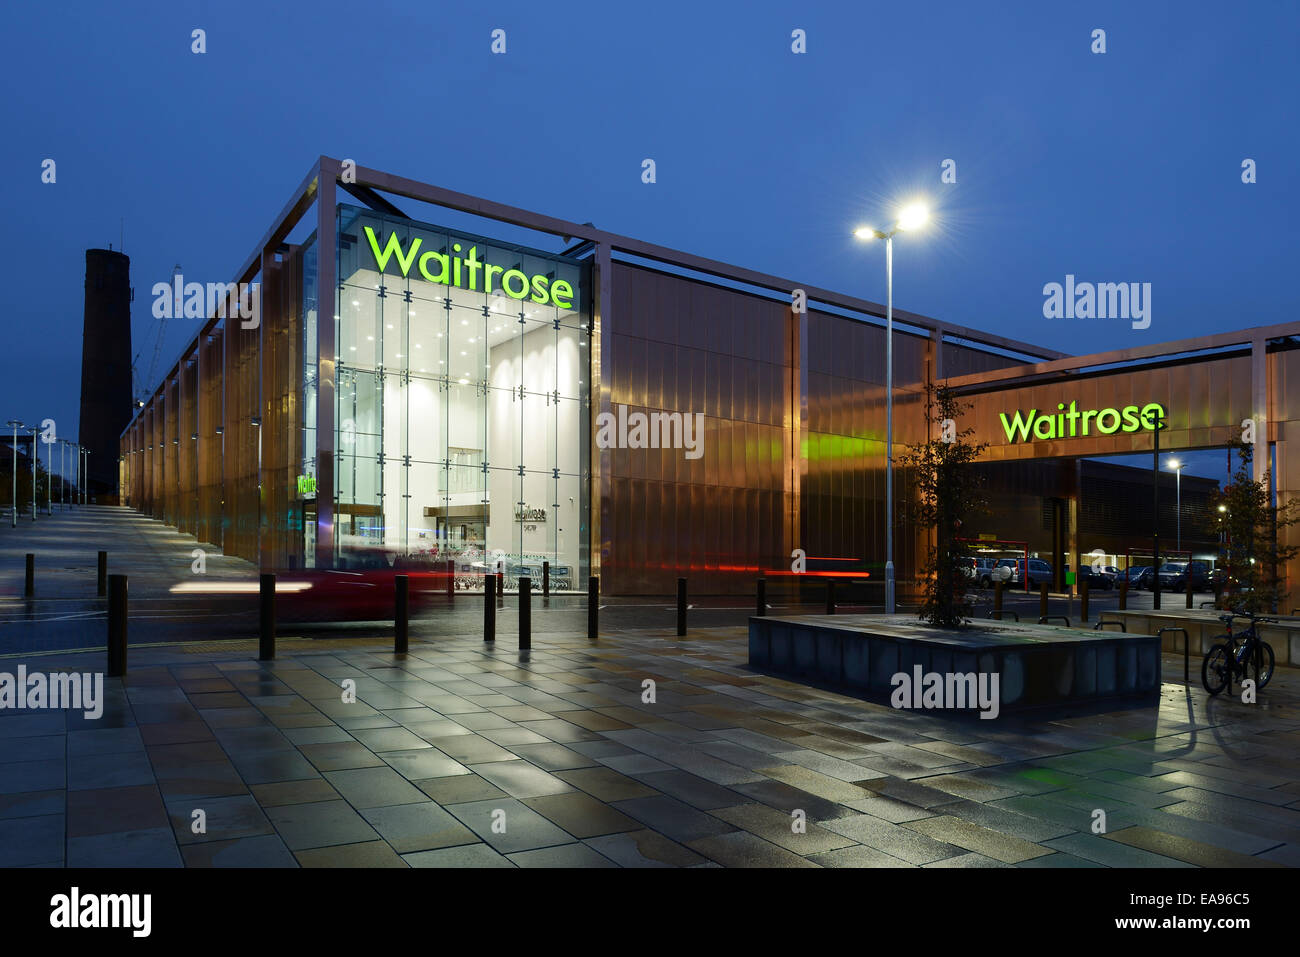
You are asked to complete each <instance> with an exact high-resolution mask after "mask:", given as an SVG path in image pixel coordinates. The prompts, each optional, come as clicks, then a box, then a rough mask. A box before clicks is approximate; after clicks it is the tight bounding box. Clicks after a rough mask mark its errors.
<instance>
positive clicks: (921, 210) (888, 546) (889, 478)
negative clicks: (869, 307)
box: [853, 203, 930, 615]
mask: <svg viewBox="0 0 1300 957" xmlns="http://www.w3.org/2000/svg"><path fill="white" fill-rule="evenodd" d="M929 218H930V211H929V210H928V209H927V208H926V207H925V206H924V205H923V204H921V203H913V204H912V205H910V206H907V207H906V208H904V209H903V210H902V212H900V213H899V216H898V222H897V223H895V224H894V226H893V228H892V229H888V230H881V229H875V228H873V227H871V226H861V227H859V228H858V229H856V230H854V233H853V235H854V236H856V237H857V238H858V239H883V240H884V241H885V614H886V615H892V614H894V611H895V604H894V236H895V235H896V234H897V233H900V232H905V231H907V230H909V229H916V228H918V227H920V226H923V225H925V223H926V221H927V220H928V219H929Z"/></svg>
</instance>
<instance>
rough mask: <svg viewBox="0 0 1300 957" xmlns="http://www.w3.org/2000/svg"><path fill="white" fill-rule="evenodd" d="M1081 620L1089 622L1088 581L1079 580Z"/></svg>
mask: <svg viewBox="0 0 1300 957" xmlns="http://www.w3.org/2000/svg"><path fill="white" fill-rule="evenodd" d="M1079 620H1080V621H1087V620H1088V579H1086V578H1080V579H1079Z"/></svg>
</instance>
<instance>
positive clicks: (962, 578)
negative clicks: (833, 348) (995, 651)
mask: <svg viewBox="0 0 1300 957" xmlns="http://www.w3.org/2000/svg"><path fill="white" fill-rule="evenodd" d="M969 408H970V403H963V402H961V401H960V400H959V399H958V398H957V396H956V394H955V393H954V392H953V391H952V389H950V388H949V387H947V386H936V385H935V384H934V383H933V382H930V383H927V384H926V388H925V420H926V423H927V425H928V426H929V433H930V439H929V440H928V441H926V442H922V443H919V444H917V445H911V446H909V447H908V451H907V453H905V454H904V455H903V456H901V457H900V462H901V463H902V464H903V465H904V466H906V467H908V468H910V469H912V470H914V474H915V476H916V480H915V481H916V492H917V498H916V500H915V501H914V502H913V503H912V507H911V512H912V518H913V521H914V522H915V523H916V524H917V525H918V526H919V527H921V528H932V529H934V532H935V536H934V542H933V543H932V544H931V546H930V549H929V553H928V555H927V557H926V561H925V564H924V565H923V566H922V574H923V576H924V578H925V595H924V599H923V601H922V604H921V612H920V617H921V618H923V619H925V620H926V621H928V622H929V623H930V624H932V625H934V626H935V627H938V628H960V627H961V626H962V625H964V624H966V623H967V622H969V621H970V617H971V614H972V613H973V610H972V608H971V606H970V603H969V601H968V599H967V597H966V591H967V589H968V588H969V587H970V584H971V579H970V578H968V577H967V575H966V572H965V564H966V562H965V559H968V558H970V550H969V548H968V547H967V545H966V543H965V542H963V541H958V539H959V538H962V537H963V533H962V527H963V525H964V524H967V523H969V521H970V520H971V519H973V518H974V517H976V516H977V515H979V514H980V513H982V512H984V511H985V510H986V508H987V506H986V503H985V501H984V497H983V489H982V483H981V481H980V477H979V475H978V474H977V473H976V471H975V469H974V468H973V467H972V465H973V463H974V461H975V459H976V458H978V457H979V455H980V453H981V452H983V451H984V449H986V448H988V443H987V442H981V443H979V444H974V443H972V442H971V441H970V438H971V436H972V435H974V434H975V430H974V429H973V428H967V429H962V430H960V431H958V429H957V417H958V416H959V415H961V413H962V412H965V411H966V410H967V409H969Z"/></svg>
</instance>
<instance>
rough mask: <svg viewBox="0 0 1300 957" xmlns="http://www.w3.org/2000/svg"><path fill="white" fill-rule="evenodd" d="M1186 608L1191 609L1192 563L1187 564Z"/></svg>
mask: <svg viewBox="0 0 1300 957" xmlns="http://www.w3.org/2000/svg"><path fill="white" fill-rule="evenodd" d="M1187 607H1188V608H1191V607H1192V563H1191V562H1188V563H1187Z"/></svg>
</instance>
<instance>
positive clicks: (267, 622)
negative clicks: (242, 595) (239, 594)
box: [257, 572, 275, 661]
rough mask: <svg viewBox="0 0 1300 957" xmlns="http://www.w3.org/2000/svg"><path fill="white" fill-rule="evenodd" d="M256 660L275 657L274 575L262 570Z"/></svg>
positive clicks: (259, 587) (269, 659)
mask: <svg viewBox="0 0 1300 957" xmlns="http://www.w3.org/2000/svg"><path fill="white" fill-rule="evenodd" d="M257 605H258V632H257V660H258V661H273V660H274V659H275V575H274V574H272V573H270V572H263V573H262V575H261V577H260V578H259V579H258V589H257Z"/></svg>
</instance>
